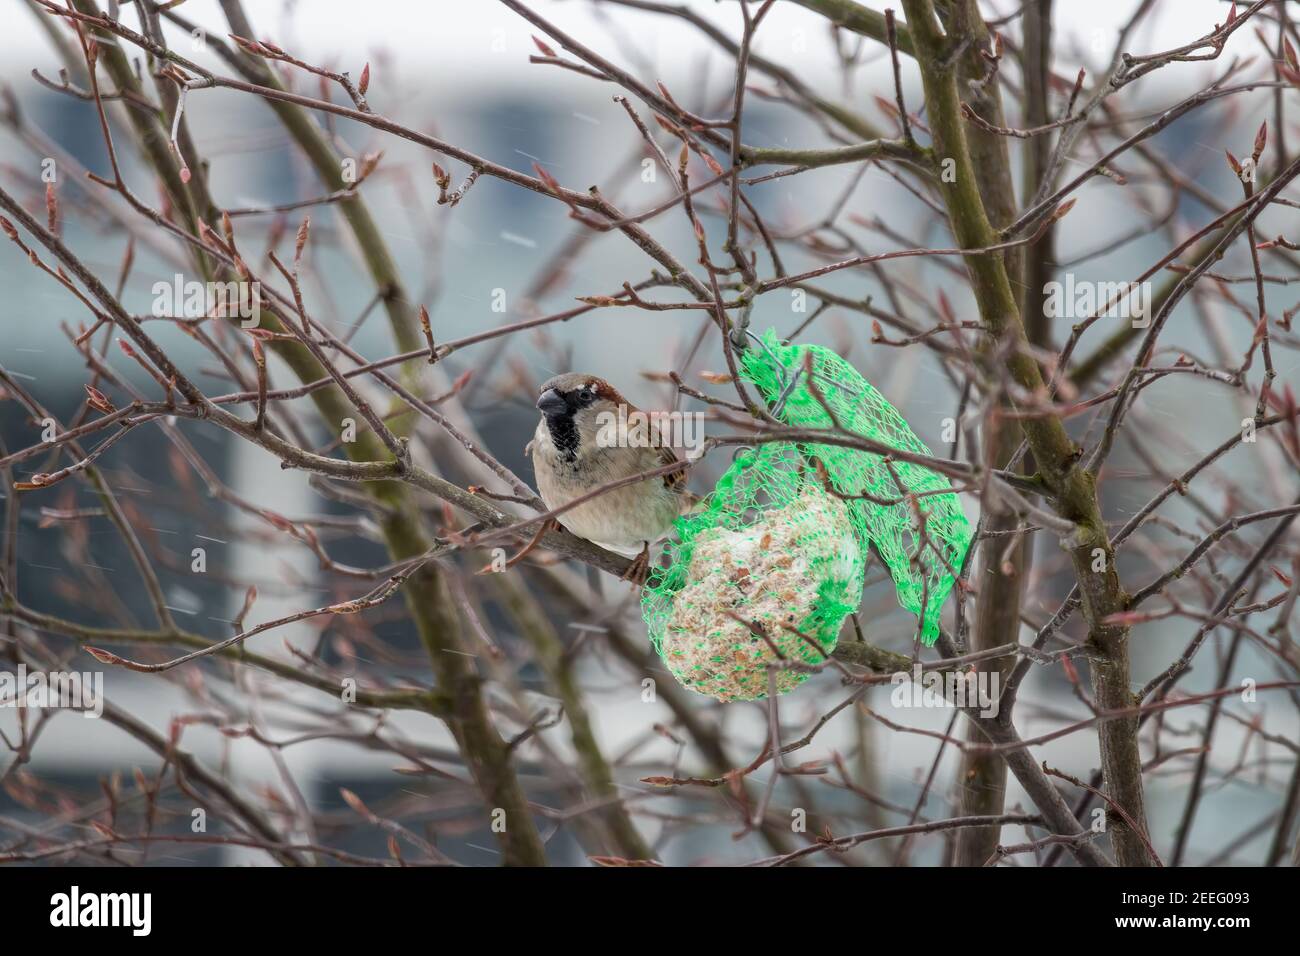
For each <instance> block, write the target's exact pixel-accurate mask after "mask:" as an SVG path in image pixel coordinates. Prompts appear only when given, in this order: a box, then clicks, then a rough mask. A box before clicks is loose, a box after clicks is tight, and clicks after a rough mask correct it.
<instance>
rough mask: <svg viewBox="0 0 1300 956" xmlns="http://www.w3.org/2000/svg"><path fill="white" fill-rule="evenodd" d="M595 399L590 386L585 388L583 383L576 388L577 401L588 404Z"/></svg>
mask: <svg viewBox="0 0 1300 956" xmlns="http://www.w3.org/2000/svg"><path fill="white" fill-rule="evenodd" d="M595 400H596V396H595V393H593V392H592V390H591V389H590V388H587V387H586V386H585V385H584V386H583V387H582V388H580V389H578V401H579V402H581V403H582V404H583V405H590V404H591V403H592V402H594V401H595Z"/></svg>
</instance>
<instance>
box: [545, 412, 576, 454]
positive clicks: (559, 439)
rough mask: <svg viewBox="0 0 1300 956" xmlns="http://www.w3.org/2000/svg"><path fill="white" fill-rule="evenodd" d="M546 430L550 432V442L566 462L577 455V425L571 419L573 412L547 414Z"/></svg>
mask: <svg viewBox="0 0 1300 956" xmlns="http://www.w3.org/2000/svg"><path fill="white" fill-rule="evenodd" d="M546 430H547V431H548V432H550V433H551V444H553V445H554V446H555V449H556V451H558V452H559V453H560V457H562V458H563V459H564V460H565V461H567V462H572V461H574V460H575V459H576V458H577V457H578V426H577V424H575V423H574V421H573V414H572V413H569V414H567V415H555V416H551V415H547V416H546Z"/></svg>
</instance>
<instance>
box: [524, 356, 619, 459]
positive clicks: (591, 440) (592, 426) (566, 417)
mask: <svg viewBox="0 0 1300 956" xmlns="http://www.w3.org/2000/svg"><path fill="white" fill-rule="evenodd" d="M620 405H623V406H626V405H627V402H626V401H625V400H624V398H623V396H622V395H620V394H619V393H618V391H617V390H616V389H615V388H614V386H612V385H610V384H609V383H608V382H606V381H605V380H604V379H603V378H599V377H597V376H595V375H583V374H582V373H580V372H568V373H566V374H564V375H557V376H555V377H554V378H552V379H548V380H547V381H546V382H543V383H542V389H541V394H540V395H539V396H538V398H537V408H538V410H539V411H540V412H541V413H542V417H543V419H544V420H545V421H546V427H547V430H548V431H549V432H550V435H551V441H552V443H553V444H554V445H555V448H556V450H557V451H559V452H560V454H561V455H563V456H564V457H565V458H567V459H569V460H570V461H571V460H573V459H574V458H575V457H577V454H578V449H579V448H580V447H582V446H583V445H587V446H588V447H595V445H596V436H597V434H598V432H599V430H600V428H601V424H602V422H606V421H608V420H609V419H608V416H609V415H611V414H613V415H617V414H618V408H619V406H620Z"/></svg>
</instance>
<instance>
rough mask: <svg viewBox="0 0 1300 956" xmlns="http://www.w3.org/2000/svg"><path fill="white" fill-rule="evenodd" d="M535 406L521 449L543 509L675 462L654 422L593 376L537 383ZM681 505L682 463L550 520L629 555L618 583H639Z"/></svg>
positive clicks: (684, 496) (683, 495)
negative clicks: (537, 416) (536, 414)
mask: <svg viewBox="0 0 1300 956" xmlns="http://www.w3.org/2000/svg"><path fill="white" fill-rule="evenodd" d="M620 406H621V407H622V410H623V414H622V415H621V416H620V414H619V409H620ZM537 408H538V409H539V410H540V411H541V413H542V418H541V421H540V422H538V424H537V431H536V432H535V433H534V435H533V440H532V441H531V442H529V443H528V447H527V448H526V449H525V451H526V452H527V453H528V454H529V455H530V456H531V458H532V461H533V471H534V472H535V473H536V475H537V490H538V491H539V492H540V493H541V496H542V501H544V502H545V503H546V507H547V508H548V509H556V508H562V507H563V506H564V505H566V504H568V503H569V502H571V501H574V500H575V499H578V498H582V497H583V496H584V495H590V494H591V493H592V492H594V491H596V490H597V489H599V488H602V487H604V486H606V485H609V484H611V483H612V482H617V481H618V480H619V479H623V478H629V477H631V476H633V475H637V474H640V473H641V472H646V471H653V470H654V469H656V468H662V467H664V466H665V465H669V464H672V463H673V462H679V461H680V459H679V458H678V457H677V455H676V454H675V453H674V452H673V450H672V448H670V447H668V445H667V444H666V443H665V442H664V441H663V437H662V435H661V433H660V432H659V429H658V428H657V427H656V423H654V422H653V421H649V422H648V423H647V422H646V421H645V419H643V418H642V416H643V414H644V413H641V412H639V411H638V410H637V409H636V408H635V407H634V406H633V405H631V404H629V403H628V401H627V399H625V398H624V397H623V396H622V395H620V394H619V393H618V390H617V389H615V388H614V387H613V386H612V385H610V384H609V383H608V382H606V381H605V380H604V379H601V378H597V377H596V376H594V375H581V374H578V373H576V372H570V373H568V374H567V375H557V376H555V377H554V378H552V379H550V380H549V381H547V382H545V383H543V385H542V389H541V395H540V397H539V398H538V399H537ZM629 420H630V422H631V427H629ZM638 420H640V421H641V423H642V424H641V427H637V423H638ZM687 500H688V498H687V494H686V469H685V465H684V463H683V467H682V468H681V469H680V470H676V471H670V472H668V473H667V474H663V475H656V476H654V477H651V478H646V479H644V480H642V481H638V482H634V483H631V484H626V485H621V486H619V487H617V488H614V489H613V490H611V491H608V492H603V493H601V494H599V495H597V496H594V497H592V498H591V499H589V500H587V501H584V502H583V503H582V504H579V505H576V506H574V507H573V508H571V509H569V510H568V511H565V512H563V513H562V514H559V515H557V516H556V519H555V520H557V521H558V522H559V523H560V524H561V525H563V526H564V527H565V528H566V529H567V530H569V531H571V532H573V533H574V534H576V535H577V536H578V537H580V538H586V539H587V540H588V541H591V542H593V543H594V544H598V545H600V546H601V547H603V548H606V549H608V550H610V551H615V552H617V553H619V554H624V555H627V556H628V557H632V556H634V555H635V556H636V560H635V561H634V562H633V564H632V567H631V568H629V569H628V571H627V573H625V574H624V575H623V578H624V580H630V581H633V582H634V583H644V582H645V579H646V576H647V575H648V573H649V569H650V545H651V543H653V542H655V541H657V540H659V539H660V538H661V537H663V536H664V535H665V534H666V533H667V532H668V531H669V529H670V528H671V527H672V525H673V521H674V520H675V519H676V518H677V516H678V515H679V514H681V512H682V509H683V506H684V505H685V503H686V502H687Z"/></svg>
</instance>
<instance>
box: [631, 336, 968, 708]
mask: <svg viewBox="0 0 1300 956" xmlns="http://www.w3.org/2000/svg"><path fill="white" fill-rule="evenodd" d="M809 370H811V376H812V386H811V387H810V385H809V381H808V374H809ZM741 376H742V378H744V379H745V381H747V382H749V383H750V384H752V385H753V386H754V387H755V388H757V389H758V391H759V392H760V393H761V394H762V397H763V398H764V399H765V400H766V402H767V403H768V406H769V408H770V409H771V410H772V414H773V416H774V417H775V418H777V419H778V420H780V421H781V422H783V423H784V424H786V425H788V426H790V427H792V428H799V429H832V428H834V427H835V425H836V423H838V425H839V426H840V427H841V428H843V429H844V430H846V431H848V432H850V433H853V434H856V435H859V436H861V437H863V438H868V439H872V440H875V441H878V442H881V443H883V444H886V445H888V446H890V447H892V448H898V449H901V450H905V451H909V452H916V453H920V454H923V455H929V454H930V451H929V449H928V448H926V447H925V445H924V444H923V443H922V442H921V440H920V439H919V438H917V437H916V435H915V434H914V433H913V432H912V429H911V428H909V427H908V424H907V422H906V421H904V419H903V417H902V416H901V415H900V414H899V413H898V410H897V409H895V408H894V407H893V406H892V405H890V404H889V402H888V401H886V400H885V398H884V396H883V395H881V394H880V392H878V391H877V390H876V389H875V388H874V387H873V386H872V385H871V383H869V382H868V381H867V380H866V379H864V378H863V377H862V376H861V375H860V374H858V372H857V370H856V369H854V368H853V366H851V365H849V363H848V362H846V361H844V359H842V358H840V357H839V356H838V355H836V354H835V353H834V352H832V351H830V350H829V349H825V348H822V347H820V346H815V345H797V346H796V345H783V344H781V342H780V340H779V339H778V338H777V336H776V333H775V332H773V331H770V330H769V331H768V332H767V334H766V335H765V336H763V337H762V338H761V339H758V340H757V345H756V347H754V348H750V349H747V350H746V351H745V352H744V353H743V355H742V357H741ZM832 415H833V416H834V417H833V418H832ZM918 512H919V515H920V520H923V521H924V534H922V533H921V531H920V528H919V527H918ZM970 537H971V531H970V525H969V523H968V522H967V520H966V516H965V515H964V514H963V513H962V510H961V505H960V503H959V502H958V500H957V496H956V495H955V494H954V493H953V492H952V491H951V490H950V486H949V484H948V480H947V479H946V478H945V477H943V476H942V475H940V474H938V473H937V472H934V471H931V470H930V469H928V468H925V467H924V466H920V465H914V464H911V463H908V462H900V461H895V460H888V461H887V460H886V459H885V458H883V457H882V456H880V455H877V454H873V453H870V452H865V451H862V450H859V449H854V448H844V447H841V446H837V445H829V444H823V443H820V442H797V443H795V442H767V443H762V444H759V445H757V447H755V448H752V449H745V450H743V451H741V452H740V453H739V454H738V455H737V456H736V458H735V460H734V461H733V462H732V464H731V466H730V467H729V468H728V469H727V471H726V472H725V473H724V474H723V475H722V477H721V478H719V479H718V482H717V484H716V485H715V486H714V488H713V491H712V492H711V493H710V494H709V495H708V497H706V498H705V499H704V501H703V502H701V503H700V505H699V507H698V508H696V509H695V510H694V511H692V512H691V513H690V514H689V515H686V516H684V517H682V518H680V519H678V522H677V528H676V536H675V540H673V541H671V542H669V544H668V546H667V548H666V557H667V561H666V562H665V564H664V566H663V567H658V568H656V569H655V571H654V573H653V574H652V575H651V577H650V580H649V582H648V583H647V585H646V588H645V591H644V592H643V594H642V599H641V606H642V612H643V614H644V617H645V621H646V624H647V627H648V629H649V633H650V639H651V641H652V642H653V643H654V646H655V648H656V650H658V652H659V655H660V656H661V657H662V658H663V661H664V663H665V664H666V665H667V667H668V669H669V671H670V672H672V674H673V676H674V677H675V678H677V680H678V681H679V682H681V684H682V685H683V686H685V687H687V688H689V689H691V690H694V691H697V692H699V693H701V694H705V695H707V696H709V697H713V698H716V699H718V700H726V701H731V700H754V699H756V698H759V697H764V696H766V695H767V693H768V688H769V683H768V681H769V678H768V665H769V664H772V663H775V662H778V661H784V662H787V663H792V664H795V665H798V664H800V663H803V664H817V663H820V662H821V661H822V660H824V659H825V655H827V654H829V653H830V652H831V651H832V650H833V649H834V647H835V642H836V640H837V639H838V637H839V632H840V628H841V626H842V625H843V623H844V619H845V617H847V616H848V615H849V614H850V613H851V612H852V611H854V610H856V609H857V607H858V605H859V604H860V602H861V600H862V587H863V581H864V579H865V576H866V568H867V565H868V562H869V560H870V557H871V554H872V553H873V552H874V553H875V554H876V555H877V556H878V557H879V558H880V560H881V561H883V562H884V564H886V565H887V566H888V568H889V572H890V575H891V577H892V578H893V580H894V585H895V589H896V591H897V594H898V601H899V604H901V605H902V606H903V607H904V608H906V609H907V610H909V611H911V612H912V613H913V614H915V615H917V617H918V618H920V621H921V624H920V627H921V636H922V639H923V640H924V642H925V643H926V644H933V643H934V641H935V639H936V638H937V637H938V634H939V615H940V612H941V610H942V607H943V603H944V601H945V599H946V598H947V597H948V594H949V592H950V591H951V590H952V586H953V580H954V577H953V575H954V572H955V571H956V570H957V569H959V568H960V567H961V565H962V562H963V560H964V559H965V556H966V549H967V548H968V547H969V545H970ZM923 545H924V546H923ZM808 676H809V671H808V670H806V669H800V668H799V667H798V666H794V667H785V668H783V669H780V670H777V671H776V688H777V692H778V693H785V692H786V691H788V690H791V689H792V688H794V687H796V686H798V685H799V684H801V683H803V681H804V680H806V679H807V678H808Z"/></svg>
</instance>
